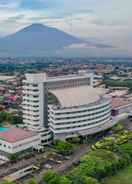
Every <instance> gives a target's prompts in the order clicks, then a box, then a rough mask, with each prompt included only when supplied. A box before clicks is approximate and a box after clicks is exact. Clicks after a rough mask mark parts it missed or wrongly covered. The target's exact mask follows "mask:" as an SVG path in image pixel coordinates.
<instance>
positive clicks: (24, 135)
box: [0, 128, 36, 143]
mask: <svg viewBox="0 0 132 184" xmlns="http://www.w3.org/2000/svg"><path fill="white" fill-rule="evenodd" d="M33 136H36V133H35V132H31V131H26V130H23V129H20V128H9V129H8V128H7V129H6V128H3V130H2V131H1V132H0V139H2V140H4V141H7V142H10V143H15V142H17V141H22V140H24V139H28V138H30V137H33Z"/></svg>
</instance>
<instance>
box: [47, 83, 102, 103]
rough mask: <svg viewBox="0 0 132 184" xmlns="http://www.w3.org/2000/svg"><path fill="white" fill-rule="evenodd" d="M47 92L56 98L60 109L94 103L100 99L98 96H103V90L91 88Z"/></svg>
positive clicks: (82, 87)
mask: <svg viewBox="0 0 132 184" xmlns="http://www.w3.org/2000/svg"><path fill="white" fill-rule="evenodd" d="M49 92H50V93H52V94H53V95H55V96H56V97H57V99H58V101H59V103H60V105H61V107H74V106H80V105H87V104H90V103H94V102H96V101H98V100H99V99H100V95H104V94H105V90H104V89H103V88H97V89H96V88H93V87H91V86H80V87H73V88H66V89H65V88H63V89H55V90H50V91H49Z"/></svg>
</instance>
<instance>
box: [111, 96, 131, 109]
mask: <svg viewBox="0 0 132 184" xmlns="http://www.w3.org/2000/svg"><path fill="white" fill-rule="evenodd" d="M129 104H132V99H130V98H123V97H115V98H112V109H117V108H120V107H123V106H127V105H129Z"/></svg>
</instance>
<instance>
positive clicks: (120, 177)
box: [102, 165, 132, 184]
mask: <svg viewBox="0 0 132 184" xmlns="http://www.w3.org/2000/svg"><path fill="white" fill-rule="evenodd" d="M102 184H132V165H131V166H129V167H128V168H126V169H124V170H121V171H120V172H119V173H118V174H116V175H115V176H112V177H108V178H105V179H104V180H103V181H102Z"/></svg>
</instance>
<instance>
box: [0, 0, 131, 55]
mask: <svg viewBox="0 0 132 184" xmlns="http://www.w3.org/2000/svg"><path fill="white" fill-rule="evenodd" d="M32 23H43V24H45V25H50V26H54V27H57V28H59V29H61V30H64V31H66V32H68V33H71V34H73V35H76V36H78V37H82V38H84V39H87V40H89V39H90V40H92V39H94V40H97V41H98V42H102V43H105V44H109V45H112V46H114V48H113V49H105V50H99V49H98V50H97V49H95V50H93V49H91V50H90V49H88V48H84V50H83V51H80V52H82V54H86V53H88V52H91V51H92V52H93V54H94V53H95V55H96V53H98V52H99V53H100V55H101V54H104V53H105V54H104V55H107V54H108V55H110V54H113V55H124V56H127V55H128V56H132V0H0V36H4V35H7V34H10V33H13V32H15V31H17V30H19V29H21V28H23V27H25V26H27V25H29V24H32ZM89 50H90V51H89Z"/></svg>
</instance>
